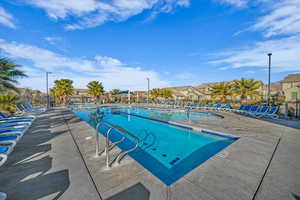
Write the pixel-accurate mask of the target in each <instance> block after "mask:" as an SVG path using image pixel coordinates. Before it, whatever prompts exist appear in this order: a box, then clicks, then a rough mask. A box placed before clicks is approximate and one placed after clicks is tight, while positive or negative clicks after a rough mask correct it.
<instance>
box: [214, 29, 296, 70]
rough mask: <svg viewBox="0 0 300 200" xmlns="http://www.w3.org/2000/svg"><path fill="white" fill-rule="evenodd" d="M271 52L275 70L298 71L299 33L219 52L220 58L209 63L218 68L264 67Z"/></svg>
mask: <svg viewBox="0 0 300 200" xmlns="http://www.w3.org/2000/svg"><path fill="white" fill-rule="evenodd" d="M269 52H272V53H273V56H272V68H273V69H274V70H275V71H277V72H284V71H300V57H299V52H300V34H298V35H294V36H290V37H286V38H282V39H273V40H268V41H263V42H257V43H255V44H254V45H251V46H248V47H244V48H240V49H236V50H231V51H227V52H226V51H225V52H222V53H220V54H219V56H220V58H218V59H216V60H214V61H211V62H210V63H211V64H215V65H217V66H220V69H223V70H226V69H229V68H241V67H266V66H267V64H268V57H267V53H269Z"/></svg>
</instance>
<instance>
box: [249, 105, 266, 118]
mask: <svg viewBox="0 0 300 200" xmlns="http://www.w3.org/2000/svg"><path fill="white" fill-rule="evenodd" d="M268 110H269V106H263V107H262V108H261V109H260V110H259V111H257V112H253V113H249V114H250V115H251V116H253V117H256V116H257V115H263V114H266V113H267V112H268Z"/></svg>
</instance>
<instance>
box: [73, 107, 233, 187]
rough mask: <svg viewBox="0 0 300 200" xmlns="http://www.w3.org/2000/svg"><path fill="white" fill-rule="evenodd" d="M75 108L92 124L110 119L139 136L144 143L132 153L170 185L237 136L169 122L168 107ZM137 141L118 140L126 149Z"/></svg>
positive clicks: (171, 116)
mask: <svg viewBox="0 0 300 200" xmlns="http://www.w3.org/2000/svg"><path fill="white" fill-rule="evenodd" d="M73 112H74V113H75V114H76V115H77V116H79V117H80V118H81V119H83V120H84V121H86V122H87V123H89V124H90V125H91V126H92V127H96V124H97V123H98V122H100V121H107V122H109V123H111V124H113V125H117V126H120V127H122V128H124V129H125V130H127V131H129V132H130V133H132V134H133V135H135V136H136V137H138V138H139V139H140V140H141V143H140V144H139V146H138V148H137V149H136V150H134V151H132V152H130V153H129V156H131V157H132V158H133V159H134V160H136V161H137V162H138V163H140V164H141V165H142V166H143V167H144V168H146V169H148V170H149V171H150V172H151V173H152V174H153V175H155V176H156V177H158V178H159V179H160V180H161V181H162V182H164V183H165V184H167V185H170V184H172V183H174V182H175V181H176V180H178V179H180V178H181V177H182V176H184V175H185V174H187V173H188V172H189V171H191V170H192V169H194V168H195V167H197V166H199V165H200V164H201V163H203V162H205V161H206V160H207V159H209V158H210V157H212V156H214V155H215V154H217V153H218V152H220V151H221V150H223V149H224V148H226V147H227V146H228V145H230V144H232V143H233V142H234V141H236V140H237V138H234V137H231V136H225V135H220V134H216V133H211V132H205V131H202V132H195V131H193V130H192V129H191V128H189V127H184V126H180V127H178V126H176V125H172V124H169V123H168V122H167V121H169V120H166V121H165V120H163V119H166V118H165V111H161V110H158V109H147V108H141V107H127V106H121V107H115V106H114V107H99V108H90V109H84V108H81V109H76V108H75V109H73ZM178 113H182V111H176V110H174V111H172V112H168V119H179V118H181V117H182V116H183V115H181V114H178ZM202 114H203V113H202ZM205 115H208V114H206V113H205ZM199 116H201V115H199ZM183 117H184V116H183ZM210 117H212V118H213V117H216V116H210ZM109 128H110V127H109V126H108V125H105V124H104V125H102V126H100V128H99V132H100V133H101V134H103V135H105V134H106V132H107V131H108V129H109ZM120 137H122V133H120V132H119V131H116V130H113V131H112V134H111V135H110V137H109V140H110V141H112V142H114V141H118V140H120ZM134 145H135V141H134V140H132V138H130V137H127V136H126V138H125V140H124V141H122V142H121V143H119V144H117V146H118V147H119V148H120V149H122V150H123V151H126V150H128V149H130V148H132V147H133V146H134Z"/></svg>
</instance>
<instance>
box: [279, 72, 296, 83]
mask: <svg viewBox="0 0 300 200" xmlns="http://www.w3.org/2000/svg"><path fill="white" fill-rule="evenodd" d="M282 82H283V83H287V82H300V74H289V75H288V76H287V77H285V78H284V79H283V81H282Z"/></svg>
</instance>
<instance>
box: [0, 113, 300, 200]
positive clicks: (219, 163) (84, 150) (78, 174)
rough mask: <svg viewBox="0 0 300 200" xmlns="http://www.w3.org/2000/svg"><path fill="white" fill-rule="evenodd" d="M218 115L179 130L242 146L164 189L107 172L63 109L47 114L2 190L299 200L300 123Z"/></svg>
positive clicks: (16, 155)
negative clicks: (227, 137)
mask: <svg viewBox="0 0 300 200" xmlns="http://www.w3.org/2000/svg"><path fill="white" fill-rule="evenodd" d="M220 114H222V115H224V119H220V120H211V121H193V122H189V121H181V122H180V123H181V124H186V125H188V126H192V127H195V128H199V127H201V128H204V129H209V130H213V131H218V132H222V133H229V134H233V135H236V136H238V137H240V139H239V140H238V141H236V142H235V143H233V144H232V145H230V146H229V147H227V148H226V149H224V150H223V151H221V152H220V153H218V154H217V155H215V156H213V157H211V158H210V159H209V160H208V161H206V162H205V163H203V164H202V165H200V166H198V167H197V168H195V169H194V170H192V171H191V172H189V173H188V174H187V175H185V176H184V177H183V178H181V179H180V180H178V181H177V182H175V183H174V184H172V185H171V186H169V187H167V186H166V185H164V184H163V183H162V182H161V181H160V180H159V179H158V178H156V177H155V176H153V175H152V174H151V173H150V172H148V171H147V170H146V169H144V168H143V167H142V166H141V165H139V164H138V163H137V162H136V161H134V160H133V159H131V158H130V157H129V156H127V157H125V159H124V160H123V161H122V163H121V165H119V166H114V167H112V168H111V169H109V170H108V169H106V168H105V157H104V156H100V157H98V158H96V157H95V131H94V129H93V128H91V127H90V126H89V125H88V124H87V123H85V122H84V121H82V120H81V119H80V118H78V117H77V116H75V115H74V114H73V113H72V112H70V111H68V110H66V109H55V110H52V111H48V112H47V113H45V114H42V115H40V116H39V117H38V119H37V120H36V121H35V122H34V124H33V126H32V128H31V129H30V130H29V131H28V132H27V133H26V134H25V135H24V137H23V139H22V140H21V141H20V143H19V144H18V145H17V146H16V147H15V151H14V152H13V153H12V154H11V155H10V156H9V159H8V161H7V163H6V164H5V165H4V166H2V167H1V168H0V190H1V191H4V192H6V193H7V194H8V199H72V200H73V199H75V200H76V199H101V198H102V199H110V200H116V199H122V200H123V199H124V200H126V199H128V200H148V199H151V200H152V199H153V200H175V199H176V200H177V199H178V200H184V199H186V200H194V199H195V200H201V199H212V200H219V199H220V200H221V199H222V200H223V199H225V200H226V199H228V200H229V199H230V200H233V199H239V200H240V199H245V200H246V199H247V200H248V199H249V200H251V199H291V200H297V199H299V196H300V156H299V155H300V123H299V122H298V123H293V124H292V125H293V127H294V128H291V127H289V126H291V125H290V124H287V123H291V122H290V121H289V122H284V121H278V122H277V123H278V124H275V123H273V122H268V121H263V120H257V119H253V118H248V117H244V116H239V115H236V114H233V113H220ZM279 123H281V124H283V125H279ZM298 124H299V126H298ZM101 137H102V136H101ZM279 139H280V140H279ZM101 141H102V143H101V146H102V147H104V145H103V142H104V138H103V137H102V139H101ZM279 141H280V142H279ZM277 144H278V146H277ZM276 146H277V148H276ZM275 150H276V151H275ZM274 151H275V153H274ZM117 152H118V148H115V149H114V150H113V151H112V152H111V154H112V155H113V154H116V153H117ZM99 193H100V194H99ZM100 196H101V197H100Z"/></svg>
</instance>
